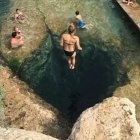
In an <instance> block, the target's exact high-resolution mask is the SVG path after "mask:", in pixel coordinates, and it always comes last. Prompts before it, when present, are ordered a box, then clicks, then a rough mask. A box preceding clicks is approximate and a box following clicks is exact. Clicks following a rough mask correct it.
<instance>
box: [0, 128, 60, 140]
mask: <svg viewBox="0 0 140 140" xmlns="http://www.w3.org/2000/svg"><path fill="white" fill-rule="evenodd" d="M0 140H58V139H56V138H53V137H51V136H47V135H44V134H41V133H37V132H33V131H25V130H21V129H16V128H7V129H6V128H0Z"/></svg>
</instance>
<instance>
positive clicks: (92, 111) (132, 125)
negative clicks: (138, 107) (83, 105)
mask: <svg viewBox="0 0 140 140" xmlns="http://www.w3.org/2000/svg"><path fill="white" fill-rule="evenodd" d="M68 140H140V125H139V124H138V122H137V121H136V118H135V105H134V104H133V103H132V102H131V101H130V100H129V99H127V98H117V97H111V98H108V99H106V100H104V102H103V103H100V104H97V105H95V106H94V107H91V108H89V109H87V110H86V111H84V112H83V113H82V114H81V116H80V117H79V119H78V120H77V122H76V123H75V125H74V127H73V129H72V133H71V135H70V137H69V138H68Z"/></svg>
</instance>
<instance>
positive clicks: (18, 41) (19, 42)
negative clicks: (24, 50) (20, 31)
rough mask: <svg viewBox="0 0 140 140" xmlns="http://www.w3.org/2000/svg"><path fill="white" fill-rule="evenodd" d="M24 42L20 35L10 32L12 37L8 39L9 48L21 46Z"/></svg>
mask: <svg viewBox="0 0 140 140" xmlns="http://www.w3.org/2000/svg"><path fill="white" fill-rule="evenodd" d="M23 44H24V42H23V40H22V37H19V36H18V35H17V32H13V33H12V38H11V40H10V48H11V49H14V48H18V47H21V46H22V45H23Z"/></svg>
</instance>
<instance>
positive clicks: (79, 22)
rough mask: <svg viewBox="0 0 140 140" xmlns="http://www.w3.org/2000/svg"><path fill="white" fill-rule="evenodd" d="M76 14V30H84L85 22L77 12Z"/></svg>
mask: <svg viewBox="0 0 140 140" xmlns="http://www.w3.org/2000/svg"><path fill="white" fill-rule="evenodd" d="M75 14H76V24H77V27H78V28H86V25H85V22H84V21H83V19H82V16H81V15H80V12H79V11H76V12H75Z"/></svg>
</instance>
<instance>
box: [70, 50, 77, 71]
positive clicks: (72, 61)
mask: <svg viewBox="0 0 140 140" xmlns="http://www.w3.org/2000/svg"><path fill="white" fill-rule="evenodd" d="M75 57H76V52H74V54H73V55H72V57H71V65H72V67H71V69H74V68H75Z"/></svg>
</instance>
